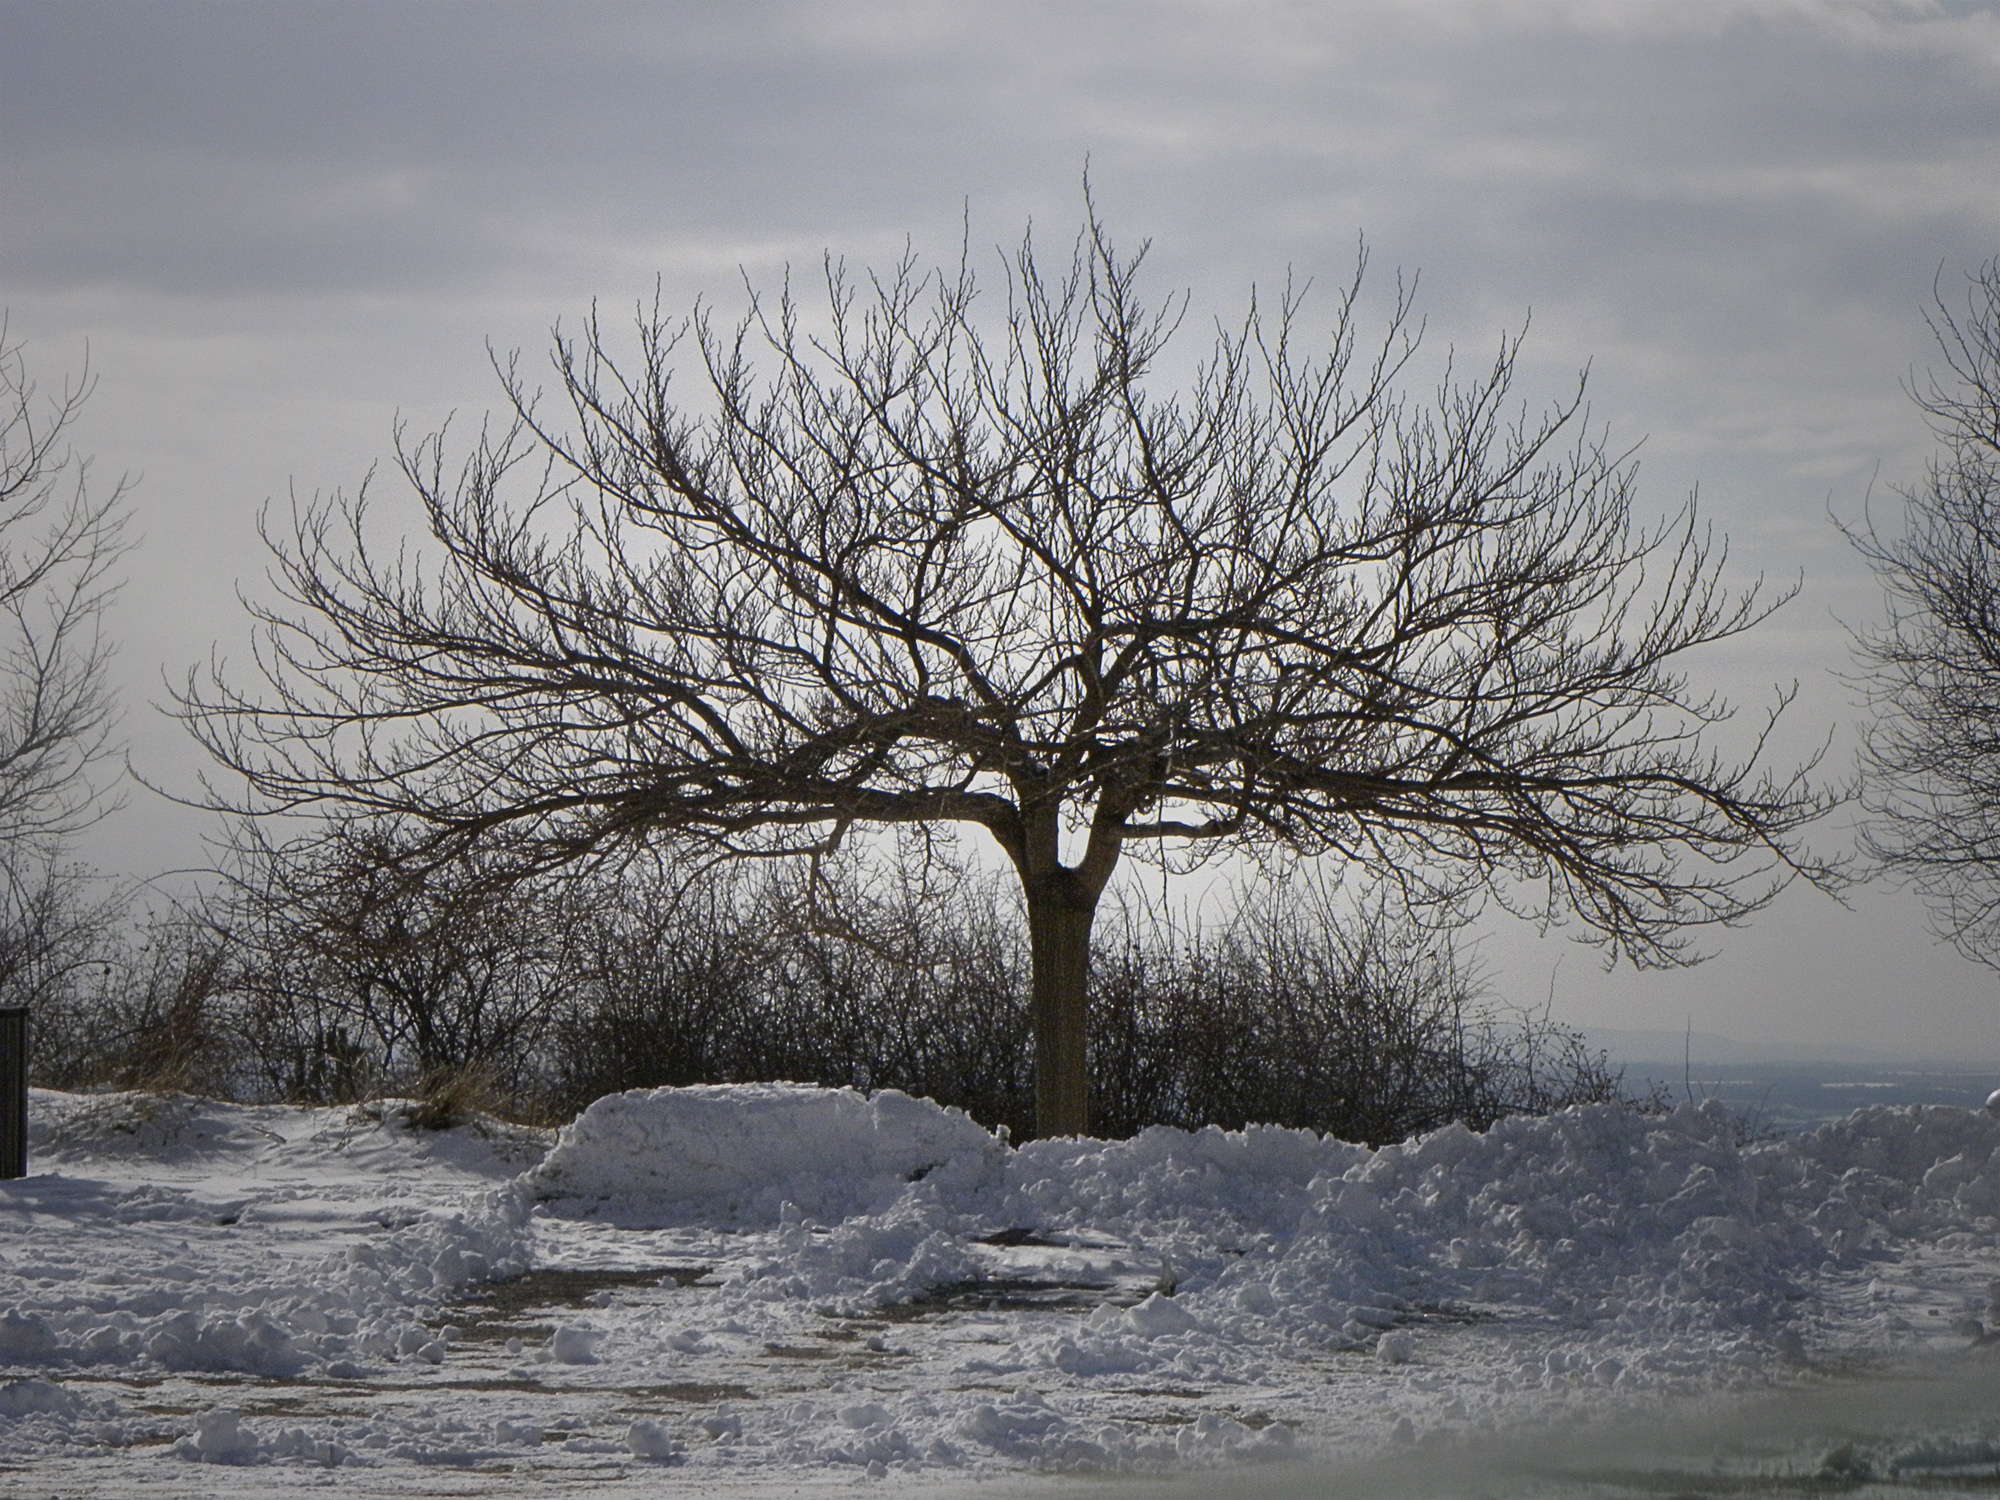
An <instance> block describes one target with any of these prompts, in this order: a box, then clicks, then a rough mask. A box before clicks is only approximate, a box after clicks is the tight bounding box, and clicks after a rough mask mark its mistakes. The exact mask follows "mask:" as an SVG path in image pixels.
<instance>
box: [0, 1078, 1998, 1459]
mask: <svg viewBox="0 0 2000 1500" xmlns="http://www.w3.org/2000/svg"><path fill="white" fill-rule="evenodd" d="M31 1112H32V1122H31V1133H30V1152H31V1169H32V1171H33V1172H34V1174H35V1175H32V1176H30V1177H27V1178H25V1179H22V1180H20V1181H16V1182H9V1183H0V1494H12V1493H20V1494H23V1495H28V1494H34V1495H38V1496H39V1495H47V1494H60V1495H62V1496H64V1497H70V1496H73V1495H100V1496H105V1497H112V1496H135V1495H153V1494H160V1495H166V1494H176V1495H180V1494H197V1493H201V1494H210V1493H212V1494H231V1495H246V1496H248V1495H280V1494H289V1493H292V1492H293V1491H295V1490H296V1491H298V1492H301V1493H303V1492H305V1491H308V1490H312V1491H319V1490H324V1489H326V1488H328V1487H329V1486H331V1487H332V1488H333V1489H334V1490H335V1491H336V1492H339V1493H344V1494H353V1495H362V1494H418V1493H422V1494H427V1495H446V1494H468V1495H469V1494H490V1493H505V1492H516V1491H519V1492H523V1493H528V1492H532V1493H542V1492H545V1491H552V1490H565V1489H568V1490H572V1491H577V1492H581V1491H588V1492H590V1493H593V1494H596V1493H603V1494H620V1493H626V1492H630V1493H633V1494H639V1493H652V1492H657V1491H659V1490H660V1489H661V1488H663V1487H671V1488H672V1489H673V1490H674V1491H675V1492H689V1493H710V1492H712V1493H717V1494H730V1493H737V1492H741V1493H745V1494H757V1495H770V1494H776V1493H780V1492H782V1493H785V1494H787V1495H792V1494H798V1495H806V1494H811V1493H815V1492H817V1491H819V1490H821V1489H825V1488H842V1487H848V1486H851V1485H852V1484H853V1483H854V1482H855V1481H856V1480H858V1479H865V1478H867V1477H870V1476H872V1477H875V1478H890V1477H893V1478H896V1479H898V1481H899V1482H900V1483H901V1484H903V1485H904V1486H905V1487H916V1488H922V1489H923V1490H924V1491H925V1492H926V1493H931V1492H945V1491H950V1490H953V1489H956V1488H958V1487H960V1485H961V1483H962V1482H969V1481H972V1480H979V1479H983V1480H986V1481H989V1482H984V1483H981V1484H980V1485H979V1490H980V1493H981V1494H983V1495H987V1496H996V1497H997V1496H999V1495H1003V1494H1009V1493H1012V1492H1013V1491H1014V1490H1016V1489H1017V1488H1021V1487H1029V1488H1037V1487H1044V1486H1046V1485H1047V1484H1049V1483H1051V1482H1052V1481H1051V1480H1050V1479H1049V1478H1048V1476H1064V1475H1071V1474H1074V1473H1077V1472H1102V1471H1135V1472H1141V1473H1175V1472H1183V1471H1187V1470H1190V1469H1194V1470H1201V1469H1206V1468H1215V1467H1225V1466H1240V1465H1248V1464H1252V1463H1257V1462H1266V1461H1278V1462H1285V1463H1291V1462H1297V1461H1300V1460H1338V1459H1355V1458H1367V1457H1370V1456H1371V1455H1379V1454H1384V1453H1392V1452H1397V1451H1402V1450H1405V1449H1408V1448H1410V1447H1411V1445H1414V1447H1415V1449H1416V1450H1417V1451H1424V1450H1426V1449H1429V1448H1433V1447H1436V1446H1438V1445H1446V1446H1449V1445H1453V1444H1458V1445H1463V1444H1468V1443H1477V1442H1478V1441H1480V1440H1481V1439H1482V1437H1483V1436H1484V1435H1487V1434H1502V1433H1506V1434H1518V1433H1520V1432H1523V1431H1535V1430H1544V1429H1546V1430H1557V1429H1563V1428H1567V1427H1570V1426H1573V1425H1574V1422H1575V1420H1576V1418H1577V1417H1578V1416H1582V1417H1584V1418H1586V1419H1587V1420H1589V1421H1595V1422H1610V1421H1615V1420H1617V1419H1618V1418H1619V1417H1620V1415H1621V1414H1626V1415H1629V1414H1631V1413H1634V1412H1657V1411H1660V1410H1663V1409H1667V1408H1669V1407H1672V1406H1675V1405H1677V1404H1678V1405H1680V1406H1699V1405H1700V1404H1701V1403H1702V1402H1704V1401H1707V1402H1709V1403H1710V1404H1711V1406H1712V1405H1713V1404H1714V1398H1715V1397H1716V1396H1717V1395H1718V1394H1721V1395H1723V1396H1724V1397H1725V1398H1726V1399H1727V1400H1728V1401H1733V1402H1737V1403H1739V1404H1740V1402H1741V1401H1742V1400H1743V1399H1744V1393H1746V1392H1753V1391H1760V1390H1768V1389H1772V1388H1777V1387H1784V1388H1791V1389H1807V1390H1810V1389H1812V1388H1814V1387H1815V1386H1823V1385H1827V1384H1829V1383H1832V1382H1837V1381H1838V1380H1840V1379H1845V1378H1847V1377H1848V1376H1849V1375H1851V1374H1852V1373H1853V1372H1854V1371H1856V1370H1860V1369H1865V1368H1869V1367H1872V1366H1880V1365H1885V1364H1888V1363H1891V1362H1896V1361H1906V1360H1908V1359H1910V1358H1913V1357H1920V1356H1931V1357H1934V1358H1935V1359H1938V1360H1945V1361H1957V1362H1959V1363H1961V1364H1963V1363H1965V1362H1967V1361H1971V1362H1973V1363H1974V1364H1975V1365H1977V1366H1979V1367H1981V1368H1986V1369H1990V1371H1991V1373H1992V1374H1993V1375H1994V1376H1995V1377H1996V1379H1995V1382H1994V1384H1995V1385H1996V1386H2000V1368H1993V1367H1991V1366H1989V1365H1988V1363H1987V1361H1988V1359H1989V1356H1990V1353H1991V1351H1992V1350H1993V1348H1994V1347H1995V1341H1993V1340H1992V1339H1990V1338H1989V1336H1988V1333H1987V1325H1988V1324H1989V1323H1991V1322H1992V1321H1995V1320H1996V1319H2000V1311H1996V1309H1995V1307H1994V1305H1993V1303H1994V1299H1995V1297H1996V1295H2000V1282H1996V1278H2000V1120H1996V1119H1994V1118H1992V1117H1990V1116H1988V1115H1986V1114H1984V1113H1982V1112H1976V1111H1971V1110H1962V1109H1946V1108H1941V1107H1929V1108H1883V1109H1872V1110H1864V1111H1861V1112H1859V1113H1857V1114H1855V1115H1853V1116H1851V1117H1849V1118H1848V1119H1846V1120H1843V1121H1840V1122H1838V1123H1836V1124H1833V1125H1829V1126H1826V1127H1824V1128H1822V1129H1820V1130H1817V1131H1815V1132H1813V1133H1811V1134H1808V1135H1803V1136H1798V1137H1795V1138H1792V1139H1788V1140H1784V1141H1777V1142H1758V1143H1750V1144H1742V1143H1740V1142H1739V1141H1738V1140H1737V1139H1736V1137H1735V1133H1734V1127H1733V1125H1732V1122H1731V1120H1730V1118H1729V1117H1728V1116H1727V1115H1726V1114H1725V1113H1723V1112H1722V1111H1721V1110H1720V1109H1717V1108H1713V1107H1711V1108H1706V1109H1701V1108H1687V1109H1683V1110H1681V1111H1680V1112H1678V1113H1676V1114H1673V1115H1671V1116H1666V1117H1658V1116H1654V1117H1648V1116H1641V1115H1637V1114H1633V1113H1629V1112H1625V1111H1621V1110H1618V1109H1615V1108H1609V1107H1603V1108H1589V1109H1580V1110H1572V1111H1568V1112H1565V1113H1563V1114H1560V1115H1557V1116H1554V1117H1551V1118H1547V1119H1517V1120H1510V1121H1506V1122H1503V1123H1502V1124H1500V1125H1498V1126H1496V1127H1494V1128H1493V1129H1492V1130H1491V1131H1489V1132H1487V1133H1486V1134H1484V1135H1475V1134H1473V1133H1471V1132H1469V1131H1466V1130H1464V1129H1460V1128H1451V1129H1447V1130H1443V1131H1439V1132H1436V1133H1435V1134H1432V1135H1429V1136H1425V1137H1422V1138H1420V1139H1418V1140H1414V1141H1411V1142H1408V1143H1406V1144H1404V1145H1400V1146H1393V1147H1388V1148H1385V1149H1383V1150H1381V1151H1369V1150H1366V1149H1364V1148H1362V1147H1358V1146H1353V1145H1348V1144H1345V1143H1342V1142H1338V1141H1333V1140H1326V1139H1322V1138H1320V1137H1317V1136H1314V1135H1311V1134H1309V1133H1305V1132H1296V1131H1283V1130H1268V1129H1255V1130H1250V1131H1246V1132H1242V1133H1225V1132H1222V1131H1216V1130H1208V1131H1202V1132H1198V1133H1195V1134H1187V1133H1184V1132H1179V1131H1172V1130H1164V1129H1161V1130H1152V1131H1148V1132H1146V1133H1145V1134H1143V1135H1141V1136H1139V1137H1137V1138H1135V1139H1133V1140H1129V1141H1121V1142H1102V1141H1079V1140H1061V1141H1038V1142H1034V1143H1031V1144H1029V1145H1026V1146H1024V1147H1021V1148H1020V1149H1018V1150H1017V1149H1014V1148H1012V1147H1010V1146H1008V1145H1007V1144H1006V1143H1005V1142H1004V1141H1001V1140H998V1139H995V1138H994V1137H993V1136H992V1135H990V1134H988V1133H987V1132H986V1131H984V1130H982V1129H980V1128H979V1127H978V1126H977V1125H975V1124H974V1123H972V1122H971V1121H970V1120H968V1119H966V1118H965V1117H964V1116H963V1115H961V1114H958V1113H956V1112H951V1111H946V1110H941V1109H939V1108H937V1107H936V1106H934V1105H931V1104H928V1103H925V1102H922V1101H917V1100H911V1099H908V1098H906V1097H904V1096H902V1095H899V1094H894V1093H884V1094H881V1095H878V1096H876V1097H875V1098H873V1099H872V1100H871V1099H867V1098H863V1097H862V1096H860V1095H858V1094H854V1093H851V1092H844V1091H842V1092H835V1091H827V1090H816V1089H804V1088H795V1087H792V1086H789V1085H759V1086H746V1087H738V1088H710V1089H683V1090H660V1091H657V1092H654V1093H648V1094H628V1095H619V1096H613V1097H611V1098H607V1099H603V1100H600V1101H599V1102H598V1103H597V1104H596V1105H594V1106H592V1108H591V1109H590V1110H589V1111H587V1112H586V1113H585V1114H584V1115H583V1116H581V1117H580V1118H579V1119H578V1120H577V1121H576V1122H575V1123H573V1124H572V1125H570V1126H568V1127H567V1128H565V1129H564V1130H563V1131H562V1132H561V1133H560V1134H558V1135H551V1134H548V1133H542V1132H535V1131H531V1130H527V1129H523V1128H518V1127H511V1126H505V1125H499V1124H493V1123H490V1122H489V1123H475V1124H470V1125H460V1126H457V1127H455V1128H452V1129H446V1130H427V1129H422V1128H419V1126H418V1125H417V1124H416V1123H415V1120H416V1118H417V1117H416V1116H415V1115H413V1113H412V1110H411V1108H410V1107H409V1106H403V1105H398V1104H394V1103H391V1104H386V1105H374V1106H367V1107H364V1108H361V1109H356V1110H348V1109H324V1110H304V1109H293V1108H285V1107H277V1106H268V1107H246V1106H238V1105H228V1104H219V1103H214V1102H209V1101H203V1100H196V1099H190V1098H185V1097H180V1096H156V1095H140V1094H115V1095H96V1096H74V1095H64V1094H56V1093H45V1092H37V1093H35V1094H34V1095H33V1097H32V1101H31ZM1982 1341H1984V1342H1982ZM1995 1459H1996V1460H2000V1448H1996V1449H1995ZM668 1471H670V1472H668ZM669 1479H670V1480H671V1485H670V1486H668V1485H667V1481H668V1480H669ZM995 1479H997V1480H999V1481H1000V1482H999V1483H997V1484H996V1483H993V1482H990V1481H992V1480H995ZM10 1485H11V1486H14V1488H9V1486H10ZM23 1486H25V1487H23Z"/></svg>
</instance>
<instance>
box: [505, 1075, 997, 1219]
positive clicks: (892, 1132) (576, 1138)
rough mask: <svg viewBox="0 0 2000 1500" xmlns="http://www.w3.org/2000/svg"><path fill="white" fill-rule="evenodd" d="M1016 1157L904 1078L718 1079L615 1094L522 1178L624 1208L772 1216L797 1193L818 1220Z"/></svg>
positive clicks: (882, 1203)
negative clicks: (884, 1081)
mask: <svg viewBox="0 0 2000 1500" xmlns="http://www.w3.org/2000/svg"><path fill="white" fill-rule="evenodd" d="M1006 1156H1007V1148H1006V1147H1005V1145H1004V1144H1002V1143H1001V1142H1000V1141H999V1140H997V1139H995V1138H994V1137H993V1136H992V1135H991V1134H989V1133H988V1132H987V1131H985V1130H984V1129H982V1128H981V1127H980V1126H979V1125H977V1124H975V1123H974V1122H973V1121H972V1119H971V1118H970V1117H969V1116H967V1115H966V1113H965V1111H963V1110H959V1109H943V1108H940V1107H939V1106H938V1105H936V1104H933V1103H931V1102H930V1101H929V1100H928V1099H912V1098H911V1097H910V1096H909V1095H907V1094H903V1093H899V1092H897V1091H896V1090H895V1089H884V1090H882V1091H881V1092H880V1093H877V1094H876V1095H875V1096H874V1097H872V1098H869V1097H867V1096H865V1095H862V1094H859V1093H856V1092H855V1091H854V1090H853V1089H822V1088H812V1087H808V1086H805V1085H801V1084H791V1083H757V1084H739V1085H722V1084H718V1085H712V1086H700V1087H694V1088H681V1089H651V1090H645V1091H640V1092H635V1093H628V1094H611V1095H607V1096H606V1097H604V1098H602V1099H599V1100H598V1101H597V1102H596V1103H595V1104H593V1105H591V1106H590V1108H588V1109H587V1110H585V1111H584V1112H583V1113H582V1114H581V1115H579V1116H578V1117H577V1118H576V1120H575V1121H574V1122H573V1123H571V1124H569V1125H567V1126H565V1127H564V1128H563V1130H562V1133H561V1134H560V1135H559V1136H558V1137H557V1139H556V1144H555V1147H554V1149H552V1150H551V1151H550V1152H549V1154H548V1156H547V1158H546V1159H545V1160H544V1161H543V1162H542V1164H541V1165H540V1166H538V1167H536V1168H534V1169H533V1170H532V1171H530V1172H528V1173H527V1174H526V1176H525V1177H524V1178H523V1179H522V1181H523V1184H524V1186H525V1187H526V1188H527V1190H528V1192H529V1193H530V1194H531V1195H532V1196H533V1197H535V1198H537V1199H542V1200H568V1201H569V1202H570V1204H571V1205H572V1208H573V1209H575V1208H577V1207H580V1206H584V1205H587V1206H588V1207H589V1209H590V1210H591V1211H593V1212H595V1213H596V1214H598V1215H599V1216H603V1217H610V1218H616V1219H620V1220H621V1221H622V1220H626V1219H629V1218H631V1217H634V1216H636V1217H637V1218H640V1219H646V1220H651V1221H653V1222H657V1223H719V1224H746V1225H767V1224H774V1223H776V1222H778V1221H779V1219H780V1217H781V1215H782V1214H783V1213H784V1211H785V1206H786V1205H787V1204H789V1205H791V1206H792V1208H793V1209H794V1210H795V1211H796V1212H797V1213H801V1214H805V1215H808V1216H810V1217H812V1218H815V1219H821V1220H840V1219H847V1218H853V1217H855V1216H857V1215H863V1214H871V1213H880V1212H882V1211H884V1210H886V1209H889V1208H890V1207H891V1206H892V1205H894V1204H895V1203H896V1201H897V1200H898V1199H899V1198H901V1197H902V1196H903V1195H904V1194H905V1193H906V1191H907V1190H908V1188H909V1186H910V1184H911V1183H914V1182H919V1181H923V1180H926V1179H933V1178H934V1179H935V1181H934V1186H942V1187H944V1188H945V1189H946V1190H947V1191H951V1192H964V1191H965V1190H967V1189H968V1188H972V1187H975V1186H976V1185H977V1184H979V1183H981V1182H983V1181H984V1180H985V1179H986V1178H987V1177H988V1176H989V1175H990V1174H991V1173H992V1172H993V1171H994V1170H995V1169H996V1168H997V1167H998V1166H999V1165H1000V1164H1001V1163H1002V1162H1003V1161H1004V1160H1005V1158H1006Z"/></svg>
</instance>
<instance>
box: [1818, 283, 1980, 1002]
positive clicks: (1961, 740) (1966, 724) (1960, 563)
mask: <svg viewBox="0 0 2000 1500" xmlns="http://www.w3.org/2000/svg"><path fill="white" fill-rule="evenodd" d="M1929 322H1930V326H1931V333H1932V335H1933V336H1934V337H1935V339H1936V341H1937V346H1938V350H1939V352H1940V354H1941V355H1942V356H1943V358H1944V363H1945V367H1946V369H1947V370H1948V372H1949V373H1948V375H1945V376H1943V377H1940V376H1938V375H1936V374H1933V375H1931V376H1930V377H1929V378H1928V379H1927V380H1926V381H1925V383H1924V384H1923V385H1922V386H1920V387H1914V388H1913V389H1912V391H1911V395H1912V397H1913V399H1914V400H1915V401H1916V403H1917V405H1918V406H1919V407H1920V408H1921V409H1922V410H1923V413H1924V415H1925V417H1926V418H1927V419H1928V420H1929V423H1930V426H1931V430H1932V431H1933V433H1935V434H1936V436H1937V439H1938V443H1939V451H1938V453H1937V454H1936V455H1935V456H1934V457H1933V458H1932V459H1931V461H1930V464H1929V466H1928V469H1927V472H1926V474H1925V477H1924V481H1923V483H1922V484H1921V485H1917V486H1912V487H1910V488H1907V489H1899V490H1898V491H1897V494H1898V495H1899V496H1900V497H1901V499H1902V500H1903V505H1904V518H1905V525H1904V530H1903V531H1902V533H1901V534H1900V535H1895V536H1884V535H1883V534H1882V533H1881V532H1880V531H1878V530H1877V529H1876V527H1875V526H1874V524H1873V523H1872V521H1871V522H1865V523H1864V524H1863V525H1862V526H1861V527H1860V528H1858V529H1854V530H1850V531H1849V532H1848V537H1849V540H1851V541H1852V542H1853V543H1854V545H1855V546H1856V547H1857V548H1858V549H1859V550H1860V552H1861V554H1862V555H1863V556H1864V557H1866V558H1867V559H1868V561H1869V562H1870V563H1871V564H1873V566H1874V568H1875V572H1876V575H1877V577H1878V578H1880V580H1881V582H1882V585H1883V587H1884V589H1885V590H1886V592H1887V594H1888V605H1889V608H1888V619H1887V621H1886V623H1884V624H1882V625H1881V626H1879V627H1878V628H1875V629H1872V630H1868V631H1864V632H1860V633H1858V636H1857V642H1856V644H1857V654H1858V656H1859V658H1860V660H1861V662H1862V664H1863V668H1864V672H1865V679H1864V680H1865V681H1866V684H1867V687H1868V691H1869V696H1870V700H1871V706H1872V708H1873V709H1874V717H1873V720H1872V722H1871V723H1870V726H1869V728H1868V731H1867V735H1866V738H1865V740H1864V741H1863V745H1862V766H1863V774H1864V781H1863V785H1864V805H1865V806H1866V808H1867V810H1868V812H1869V813H1870V814H1871V821H1870V823H1869V824H1868V826H1867V828H1866V832H1865V838H1866V842H1867V846H1868V849H1869V851H1870V853H1871V854H1872V855H1873V856H1874V857H1875V858H1876V859H1877V860H1879V861H1880V862H1881V864H1882V865H1883V866H1884V867H1885V868H1886V869H1887V870H1888V871H1890V872H1891V873H1892V874H1894V875H1897V876H1900V877H1903V878H1905V879H1907V880H1909V881H1910V882H1912V883H1913V884H1914V885H1915V886H1916V887H1917V889H1918V890H1919V891H1920V892H1922V894H1923V895H1924V896H1925V898H1926V899H1927V900H1928V903H1929V906H1930V910H1931V918H1932V923H1933V925H1934V927H1935V929H1936V931H1937V932H1938V933H1939V935H1940V936H1942V937H1944V938H1946V939H1948V940H1949V941H1951V942H1952V943H1953V944H1955V945H1956V946H1957V947H1958V949H1959V950H1960V951H1961V952H1963V953H1965V954H1966V955H1967V956H1969V957H1971V958H1975V959H1977V960H1979V961H1980V962H1982V963H1986V964H1991V965H1994V966H1995V967H2000V260H1991V261H1988V262H1987V263H1986V264H1985V265H1984V266H1982V267H1981V268H1980V269H1979V270H1978V271H1977V272H1976V273H1974V275H1973V276H1972V277H1971V278H1970V284H1969V286H1968V287H1967V295H1966V302H1965V306H1964V309H1963V311H1962V312H1958V311H1954V310H1953V308H1952V307H1951V306H1950V305H1949V304H1948V303H1947V301H1946V300H1945V297H1944V295H1943V293H1942V291H1940V292H1939V293H1938V294H1937V297H1936V300H1935V305H1934V307H1933V309H1932V311H1931V313H1930V314H1929Z"/></svg>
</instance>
